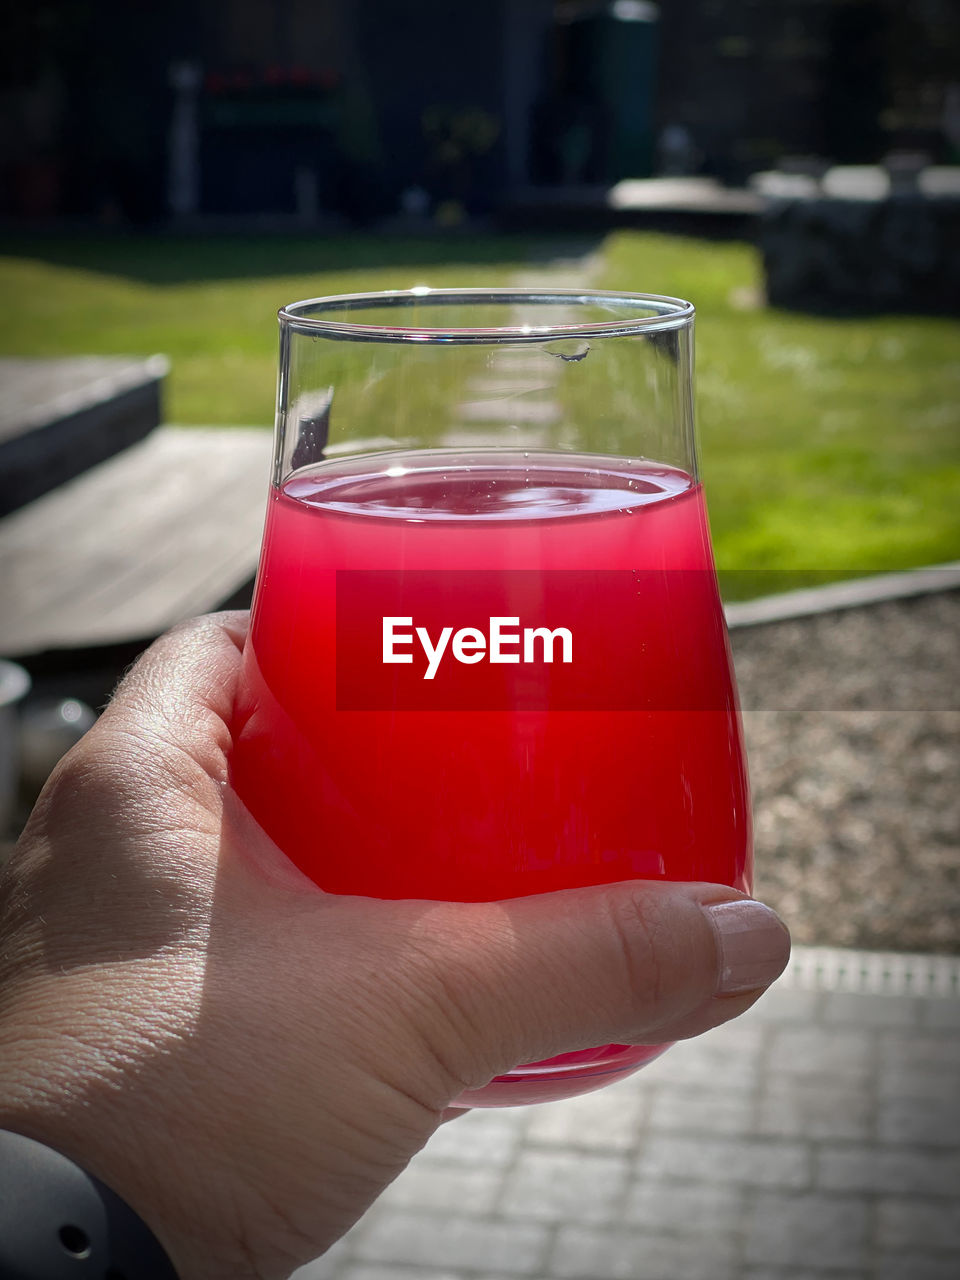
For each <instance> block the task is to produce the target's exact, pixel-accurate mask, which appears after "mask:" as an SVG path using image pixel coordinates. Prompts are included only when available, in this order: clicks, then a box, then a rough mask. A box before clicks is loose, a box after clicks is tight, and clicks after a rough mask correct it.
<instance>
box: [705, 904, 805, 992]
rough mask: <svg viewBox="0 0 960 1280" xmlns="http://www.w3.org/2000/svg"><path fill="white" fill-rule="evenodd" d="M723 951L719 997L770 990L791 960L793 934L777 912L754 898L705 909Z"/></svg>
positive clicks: (721, 951)
mask: <svg viewBox="0 0 960 1280" xmlns="http://www.w3.org/2000/svg"><path fill="white" fill-rule="evenodd" d="M704 910H705V912H706V915H707V919H708V920H709V921H710V923H711V924H712V925H713V928H714V932H715V933H716V936H717V944H718V946H719V949H720V981H719V983H718V985H717V994H718V995H735V994H737V993H739V992H742V991H754V990H755V989H756V988H757V987H767V986H769V985H770V983H771V982H773V980H774V978H777V977H779V976H780V974H781V973H783V971H784V969H785V968H786V965H787V961H788V960H789V958H790V934H789V933H788V932H787V926H786V925H785V924H784V923H783V921H782V920H781V919H780V917H779V916H778V915H777V913H776V912H775V911H771V910H770V908H769V907H767V906H764V904H763V903H762V902H756V901H754V899H753V898H739V899H737V900H736V901H734V902H715V903H713V904H712V905H710V906H707V907H705V908H704Z"/></svg>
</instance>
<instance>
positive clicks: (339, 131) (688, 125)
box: [0, 0, 960, 224]
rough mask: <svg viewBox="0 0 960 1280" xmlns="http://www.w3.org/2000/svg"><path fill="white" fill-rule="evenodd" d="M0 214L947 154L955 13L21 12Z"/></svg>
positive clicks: (7, 101) (889, 5) (298, 4)
mask: <svg viewBox="0 0 960 1280" xmlns="http://www.w3.org/2000/svg"><path fill="white" fill-rule="evenodd" d="M0 66H2V78H3V86H4V87H3V90H2V111H0V114H2V124H0V217H4V218H7V219H14V220H18V221H19V220H23V219H27V220H38V221H42V220H49V219H62V218H67V219H79V220H92V221H95V222H98V223H101V224H111V223H115V224H120V223H132V224H155V223H158V222H163V221H165V220H167V219H169V218H181V219H184V218H186V219H189V218H194V217H203V218H207V219H216V218H218V217H227V218H231V219H235V218H238V217H242V218H270V217H289V216H298V217H299V218H300V219H302V220H303V221H304V222H306V223H310V222H318V221H322V220H323V218H324V217H325V216H330V215H335V216H337V217H338V218H344V217H345V218H347V219H349V220H350V221H355V222H363V221H367V220H370V219H376V218H379V217H382V216H384V215H390V214H393V213H396V212H397V211H398V210H400V209H406V211H407V212H408V213H412V214H417V213H418V212H420V211H425V210H427V209H431V208H436V207H437V206H438V205H441V204H443V203H444V202H455V203H456V204H457V205H458V206H459V207H460V208H462V209H463V210H465V211H467V212H469V213H472V214H482V213H485V212H489V211H490V210H492V209H494V208H496V207H497V206H498V205H500V204H501V203H502V202H503V201H504V200H505V199H507V198H509V197H510V196H511V194H514V193H516V192H517V191H518V190H521V189H529V188H530V187H538V186H539V187H550V186H555V187H557V186H599V187H603V186H609V185H612V184H614V183H616V182H617V181H618V180H620V179H622V178H627V177H645V176H649V175H652V174H658V173H668V174H689V173H702V174H707V175H712V176H715V177H718V178H720V179H721V180H723V181H725V182H730V183H741V182H743V181H744V180H745V179H746V177H747V176H748V175H749V174H750V173H752V172H754V171H756V170H761V169H767V168H770V167H771V166H774V165H777V164H779V163H781V162H782V160H783V158H784V157H801V156H802V157H811V158H813V159H812V161H811V163H814V164H816V163H818V162H821V161H822V162H824V163H826V162H832V163H876V162H880V161H882V160H883V159H884V157H886V156H887V155H889V154H890V153H891V152H910V153H919V154H921V155H922V156H924V157H926V158H927V159H928V160H929V161H931V162H933V163H949V162H951V161H956V160H957V159H958V157H960V120H958V117H960V72H958V70H957V67H958V66H960V7H958V6H957V5H956V3H955V0H912V3H910V4H909V5H905V4H903V3H902V0H671V2H670V3H669V4H661V5H657V4H654V3H650V2H648V0H612V2H607V3H592V2H587V0H562V2H559V3H558V2H557V0H485V3H483V4H477V5H474V4H451V3H449V2H448V0H362V2H359V3H355V2H353V0H190V2H189V3H187V0H166V2H165V3H164V4H162V5H130V4H128V3H125V2H123V0H35V2H34V3H32V4H30V5H19V6H14V7H12V8H10V9H9V11H8V12H7V14H6V16H5V21H4V40H3V43H2V47H0Z"/></svg>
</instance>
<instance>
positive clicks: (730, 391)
mask: <svg viewBox="0 0 960 1280" xmlns="http://www.w3.org/2000/svg"><path fill="white" fill-rule="evenodd" d="M604 262H605V270H604V277H603V280H602V282H601V283H602V284H603V285H604V286H606V287H608V288H617V289H624V290H642V291H645V292H649V293H665V294H671V295H674V296H677V297H682V298H689V299H690V300H691V301H693V302H694V303H696V306H697V412H698V430H699V437H700V444H701V456H702V464H703V476H704V480H705V484H706V490H707V496H708V502H709V506H710V519H711V526H712V530H713V538H714V544H715V548H716V554H717V562H718V565H719V566H720V569H721V573H722V576H723V579H724V592H725V594H726V595H727V596H728V597H738V598H744V597H749V596H752V595H757V594H762V593H765V592H767V591H771V590H779V589H784V588H789V587H792V586H799V585H802V584H804V583H806V582H811V581H818V580H823V579H824V578H842V577H847V576H853V575H857V574H861V573H865V572H869V571H874V570H888V569H900V568H909V567H912V566H916V565H920V564H933V563H938V562H942V561H946V560H952V559H957V558H960V324H958V323H957V322H956V321H954V320H950V319H941V318H931V317H921V316H881V317H868V318H863V317H856V318H850V317H843V318H839V317H829V318H828V317H821V316H810V315H800V314H794V313H790V312H785V311H776V310H769V309H766V308H763V307H760V306H757V298H758V295H759V287H760V285H761V269H760V263H759V259H758V256H757V254H756V252H755V250H753V249H752V248H750V247H749V246H747V245H743V244H728V243H727V244H717V243H706V242H700V241H694V240H683V239H680V238H677V237H668V236H662V235H650V234H636V233H619V234H616V235H613V236H611V237H610V238H609V239H608V241H607V243H606V247H605V254H604Z"/></svg>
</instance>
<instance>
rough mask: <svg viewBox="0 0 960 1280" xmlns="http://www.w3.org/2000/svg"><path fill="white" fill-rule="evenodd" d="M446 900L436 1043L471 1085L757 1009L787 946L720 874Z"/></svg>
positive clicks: (683, 1033) (694, 1029)
mask: <svg viewBox="0 0 960 1280" xmlns="http://www.w3.org/2000/svg"><path fill="white" fill-rule="evenodd" d="M441 910H442V911H443V912H444V914H446V912H447V911H449V912H450V918H449V920H447V921H445V922H444V923H445V924H448V925H449V928H442V929H437V928H436V927H435V926H436V924H437V923H438V922H437V921H436V919H434V920H433V927H431V935H432V941H433V943H434V946H433V947H431V950H432V952H433V956H434V959H435V961H436V962H437V969H436V970H435V972H436V974H437V979H438V986H439V994H438V995H437V997H436V1005H435V1008H436V1009H437V1011H438V1013H439V1015H440V1016H439V1018H438V1020H437V1027H436V1031H435V1034H436V1037H437V1043H436V1044H435V1049H436V1051H437V1052H438V1054H440V1055H442V1057H443V1058H444V1060H445V1061H446V1062H447V1064H448V1065H449V1066H450V1067H451V1068H452V1069H453V1071H454V1072H455V1074H456V1076H457V1078H458V1079H461V1080H463V1081H464V1083H465V1085H466V1087H468V1088H469V1087H479V1085H481V1084H484V1083H486V1082H487V1081H488V1080H489V1079H490V1078H491V1077H492V1076H494V1075H500V1074H502V1073H503V1072H505V1071H509V1070H510V1069H512V1068H513V1067H515V1066H517V1065H518V1064H519V1063H523V1062H536V1061H539V1060H541V1059H543V1058H549V1057H552V1056H554V1055H555V1054H558V1053H565V1052H570V1051H573V1050H576V1049H585V1048H590V1047H591V1046H594V1045H603V1044H611V1043H614V1044H660V1043H663V1042H666V1041H672V1040H678V1039H684V1038H686V1037H689V1036H695V1035H699V1034H700V1033H701V1032H703V1031H707V1030H709V1029H710V1028H711V1027H714V1026H716V1025H718V1024H719V1023H721V1022H726V1021H727V1020H728V1019H730V1018H734V1017H736V1016H737V1015H738V1014H740V1013H743V1012H744V1011H745V1010H746V1009H748V1008H749V1007H750V1005H752V1004H753V1003H754V1001H755V1000H757V999H758V998H759V996H760V995H761V994H762V992H763V990H764V989H765V988H766V987H767V986H768V985H769V984H770V983H771V982H773V980H774V979H775V978H776V977H778V976H779V974H780V973H782V971H783V969H784V967H785V966H786V963H787V960H788V958H789V954H790V935H789V933H788V932H787V929H786V926H785V925H784V924H783V922H782V921H781V920H780V918H779V916H777V915H776V913H775V912H774V911H772V910H771V909H770V908H769V907H766V906H764V905H763V904H762V903H760V902H757V901H755V900H754V899H752V898H748V897H746V896H744V895H743V894H739V893H737V892H736V890H734V889H730V888H728V887H727V886H724V885H711V884H678V883H670V882H663V881H628V882H625V883H621V884H613V885H602V886H597V887H596V888H587V889H573V890H567V891H564V892H561V893H551V894H544V895H541V896H537V897H529V898H519V899H514V900H511V901H509V902H497V903H479V904H464V905H458V906H454V905H452V904H444V906H443V908H441ZM431 914H432V913H431ZM444 938H446V939H447V944H446V945H444V943H443V941H442V940H443V939H444ZM437 944H439V945H437Z"/></svg>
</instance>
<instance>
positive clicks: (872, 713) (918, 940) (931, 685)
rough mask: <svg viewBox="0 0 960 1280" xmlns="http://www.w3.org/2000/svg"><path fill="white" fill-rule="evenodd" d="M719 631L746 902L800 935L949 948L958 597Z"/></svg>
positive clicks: (958, 699)
mask: <svg viewBox="0 0 960 1280" xmlns="http://www.w3.org/2000/svg"><path fill="white" fill-rule="evenodd" d="M731 639H732V642H733V648H734V654H735V661H736V667H737V677H738V681H739V685H740V696H741V703H742V706H743V712H744V729H745V734H746V740H747V750H748V753H749V758H750V772H751V780H752V785H753V795H754V815H755V832H756V867H757V870H756V892H757V895H758V896H759V897H761V898H763V899H764V900H765V901H767V902H769V903H770V905H771V906H773V907H775V908H776V909H777V910H778V911H779V912H781V914H782V915H783V916H784V918H785V919H786V921H787V922H788V924H789V925H790V928H791V931H792V933H793V936H794V939H795V941H797V942H806V943H819V944H824V945H831V946H855V947H863V948H868V949H878V950H896V951H933V952H945V953H955V954H956V953H960V785H958V784H960V591H947V592H942V593H940V594H936V595H928V596H920V597H915V598H913V599H906V600H899V601H894V602H888V603H884V604H877V605H871V606H869V607H867V608H858V609H851V610H847V611H844V612H837V613H828V614H821V615H818V616H815V617H808V618H803V619H797V620H794V621H788V622H778V623H772V624H767V625H764V626H758V627H747V628H742V629H736V630H734V631H733V632H732V633H731Z"/></svg>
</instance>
